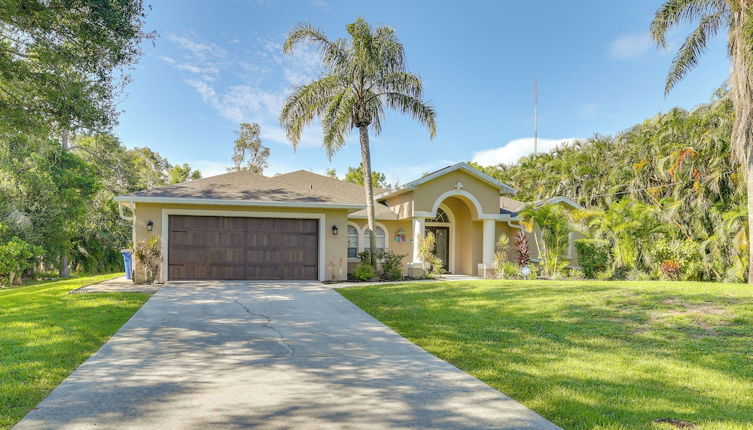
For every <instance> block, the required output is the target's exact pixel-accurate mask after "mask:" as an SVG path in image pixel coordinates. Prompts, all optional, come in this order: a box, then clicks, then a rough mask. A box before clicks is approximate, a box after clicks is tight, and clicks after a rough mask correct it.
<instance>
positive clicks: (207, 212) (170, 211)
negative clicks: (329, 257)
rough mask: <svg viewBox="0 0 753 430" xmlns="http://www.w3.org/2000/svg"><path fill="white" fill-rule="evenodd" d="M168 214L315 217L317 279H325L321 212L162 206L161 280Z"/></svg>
mask: <svg viewBox="0 0 753 430" xmlns="http://www.w3.org/2000/svg"><path fill="white" fill-rule="evenodd" d="M170 215H193V216H225V217H241V218H296V219H316V220H319V256H318V259H319V281H325V280H326V277H327V274H326V273H325V262H324V259H325V253H326V244H325V240H326V238H325V230H326V228H325V225H324V218H325V215H324V214H323V213H313V212H254V211H223V210H211V209H176V208H164V209H162V237H161V239H160V241H161V243H162V269H161V271H160V272H161V275H162V276H161V279H162V282H167V281H169V279H168V277H167V274H168V271H167V266H168V262H169V259H168V254H167V252H168V241H169V240H170V238H169V236H170V229H169V226H168V223H169V217H170Z"/></svg>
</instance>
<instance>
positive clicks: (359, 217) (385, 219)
mask: <svg viewBox="0 0 753 430" xmlns="http://www.w3.org/2000/svg"><path fill="white" fill-rule="evenodd" d="M348 219H369V217H367V216H366V215H348ZM374 220H375V221H400V219H399V218H398V217H397V215H395V218H384V217H376V218H374Z"/></svg>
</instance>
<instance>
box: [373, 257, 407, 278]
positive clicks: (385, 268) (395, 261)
mask: <svg viewBox="0 0 753 430" xmlns="http://www.w3.org/2000/svg"><path fill="white" fill-rule="evenodd" d="M403 257H405V255H402V254H396V253H394V252H392V251H386V252H385V253H384V255H383V256H382V272H381V273H380V274H379V275H380V277H381V278H382V279H384V280H386V281H398V280H400V279H402V278H403Z"/></svg>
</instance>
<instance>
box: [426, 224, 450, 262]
mask: <svg viewBox="0 0 753 430" xmlns="http://www.w3.org/2000/svg"><path fill="white" fill-rule="evenodd" d="M426 232H427V233H428V232H432V233H434V237H435V238H436V239H437V244H436V246H435V247H434V255H436V256H437V258H439V259H440V260H442V267H444V270H445V271H447V270H448V269H449V264H450V228H449V227H436V226H430V227H426Z"/></svg>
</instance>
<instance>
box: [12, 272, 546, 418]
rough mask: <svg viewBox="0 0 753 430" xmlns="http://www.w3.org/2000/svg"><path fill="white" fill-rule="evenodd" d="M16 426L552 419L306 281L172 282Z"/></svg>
mask: <svg viewBox="0 0 753 430" xmlns="http://www.w3.org/2000/svg"><path fill="white" fill-rule="evenodd" d="M16 427H17V428H18V429H32V428H33V429H39V428H50V429H53V428H54V429H60V428H62V429H74V428H75V429H79V428H93V427H97V428H144V429H146V428H148V429H155V428H160V429H180V428H182V429H203V428H208V427H217V428H246V427H255V428H270V429H280V428H306V429H309V428H343V429H350V428H352V429H364V428H374V429H381V428H474V429H475V428H500V429H556V428H558V427H556V426H554V425H553V424H551V423H549V422H548V421H546V420H544V419H543V418H541V417H540V416H538V415H536V414H535V413H533V412H532V411H530V410H528V409H526V408H525V407H523V406H522V405H520V404H519V403H517V402H515V401H514V400H512V399H510V398H509V397H507V396H505V395H503V394H501V393H499V392H498V391H496V390H494V389H492V388H490V387H489V386H487V385H486V384H484V383H482V382H481V381H479V380H477V379H476V378H473V377H472V376H470V375H468V374H466V373H464V372H462V371H460V370H458V369H457V368H455V367H453V366H452V365H450V364H448V363H446V362H444V361H442V360H440V359H438V358H436V357H434V356H433V355H431V354H428V353H427V352H425V351H424V350H422V349H421V348H419V347H417V346H415V345H413V344H412V343H410V342H408V341H407V340H405V339H403V338H402V337H400V336H399V335H398V334H396V333H395V332H393V331H392V330H390V329H389V328H387V327H386V326H384V325H383V324H381V323H380V322H378V321H376V320H375V319H373V318H372V317H371V316H369V315H368V314H366V313H365V312H363V311H361V310H360V309H359V308H358V307H356V306H355V305H353V304H351V303H350V302H349V301H347V300H346V299H345V298H343V297H342V296H340V295H339V294H337V293H336V292H335V291H333V290H332V289H331V288H329V287H327V286H325V285H322V284H319V283H313V282H312V283H305V282H301V283H295V282H286V283H252V282H206V283H198V282H194V283H180V284H175V285H166V286H164V287H162V288H161V289H160V290H159V291H158V292H157V293H156V294H155V295H154V296H153V297H152V298H151V299H150V300H149V301H148V302H147V303H146V304H145V305H144V306H143V307H142V308H141V310H139V311H138V312H137V313H136V314H135V315H134V316H133V318H131V320H130V321H128V322H127V323H126V324H125V325H124V326H123V327H122V328H121V329H120V331H118V333H117V334H115V336H113V337H112V339H110V341H109V342H107V343H106V344H105V345H104V346H103V347H102V348H101V349H100V350H99V351H98V352H97V353H96V354H94V355H93V356H92V357H91V358H90V359H89V360H87V361H86V362H85V363H84V364H83V365H81V366H80V367H79V368H78V369H77V370H76V371H75V372H74V373H73V374H72V375H71V376H70V377H68V379H66V380H65V381H64V382H63V383H62V384H61V385H60V386H59V387H58V388H56V389H55V390H54V391H53V392H52V394H50V396H49V397H47V399H45V400H44V401H43V402H42V403H40V404H39V405H38V407H37V409H35V410H33V411H32V412H30V413H29V414H28V415H27V416H26V418H24V419H23V421H21V422H20V423H19V424H18V425H17V426H16Z"/></svg>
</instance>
